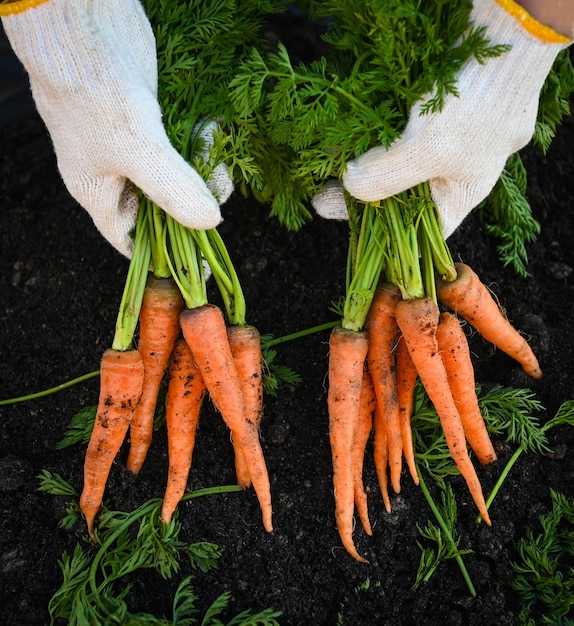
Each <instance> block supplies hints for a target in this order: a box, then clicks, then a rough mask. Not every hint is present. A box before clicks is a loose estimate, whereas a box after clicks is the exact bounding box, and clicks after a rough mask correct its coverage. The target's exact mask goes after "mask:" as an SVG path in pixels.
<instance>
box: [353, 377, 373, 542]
mask: <svg viewBox="0 0 574 626" xmlns="http://www.w3.org/2000/svg"><path fill="white" fill-rule="evenodd" d="M375 405H376V398H375V390H374V389H373V381H372V379H371V375H370V374H369V370H368V368H367V367H366V365H365V367H364V369H363V379H362V381H361V395H360V399H359V415H358V419H357V430H356V432H355V439H354V442H353V465H354V476H355V478H354V481H355V485H354V486H355V506H356V507H357V512H358V513H359V519H360V520H361V524H362V525H363V530H364V531H365V532H366V533H367V535H372V534H373V530H372V528H371V522H370V521H369V508H368V504H367V494H366V492H365V487H364V484H363V463H364V458H365V448H366V446H367V441H368V440H369V436H370V434H371V430H372V427H373V411H374V410H375Z"/></svg>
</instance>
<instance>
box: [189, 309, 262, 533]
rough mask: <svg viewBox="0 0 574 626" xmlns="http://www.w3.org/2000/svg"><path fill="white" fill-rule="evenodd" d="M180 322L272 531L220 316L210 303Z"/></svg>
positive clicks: (255, 441)
mask: <svg viewBox="0 0 574 626" xmlns="http://www.w3.org/2000/svg"><path fill="white" fill-rule="evenodd" d="M180 323H181V329H182V331H183V336H184V337H185V340H186V341H187V344H188V345H189V347H190V349H191V351H192V354H193V357H194V359H195V362H196V363H197V365H198V367H199V369H200V371H201V375H202V376H203V380H204V381H205V384H206V386H207V390H208V392H209V395H210V397H211V399H212V401H213V403H214V405H215V406H216V408H217V410H218V411H219V412H220V413H221V416H222V417H223V419H224V421H225V423H226V424H227V426H228V427H229V429H230V430H231V436H232V437H233V440H234V441H235V442H236V443H237V445H238V446H239V448H240V450H241V452H242V453H243V456H244V457H245V462H246V464H247V467H248V469H249V476H250V478H251V482H252V484H253V487H254V489H255V493H256V494H257V498H258V500H259V504H260V506H261V511H262V516H263V526H264V527H265V529H266V530H267V531H268V532H273V523H272V507H271V489H270V484H269V475H268V472H267V466H266V464H265V459H264V457H263V451H262V449H261V444H260V442H259V436H258V431H257V426H256V424H254V423H253V422H251V421H250V420H249V419H247V409H246V405H245V400H244V398H243V389H242V385H241V379H240V376H239V373H238V371H237V366H236V365H235V361H234V359H233V355H232V353H231V348H230V346H229V340H228V338H227V329H226V326H225V319H224V317H223V313H222V312H221V310H220V309H219V308H218V307H217V306H215V305H213V304H207V305H205V306H201V307H197V308H195V309H185V310H184V311H183V312H182V314H181V315H180Z"/></svg>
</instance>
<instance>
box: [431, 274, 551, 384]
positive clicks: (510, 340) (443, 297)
mask: <svg viewBox="0 0 574 626" xmlns="http://www.w3.org/2000/svg"><path fill="white" fill-rule="evenodd" d="M455 267H456V271H457V278H456V280H453V281H452V282H447V281H444V280H442V279H440V278H437V295H438V298H439V300H440V301H441V302H442V303H443V304H445V305H446V306H448V307H449V308H450V309H451V310H452V311H454V312H455V313H456V314H457V315H460V316H461V317H463V318H464V319H465V320H466V321H467V322H468V323H469V324H471V325H472V326H473V327H474V328H475V329H476V330H477V331H478V332H479V333H480V334H481V335H482V336H483V337H484V338H485V339H486V340H487V341H490V342H491V343H493V344H494V345H495V346H497V347H498V348H499V349H500V350H502V351H503V352H505V353H506V354H508V355H509V356H510V357H512V358H513V359H515V360H516V361H518V362H519V363H520V364H521V365H522V368H523V369H524V371H525V372H526V373H527V374H528V375H529V376H532V378H535V379H536V380H539V379H540V378H542V370H541V369H540V365H539V364H538V359H537V358H536V356H535V355H534V353H533V352H532V349H531V348H530V346H529V345H528V342H527V341H526V339H525V338H524V337H523V336H522V335H521V334H520V333H519V332H518V331H517V330H516V329H515V328H514V327H513V326H512V324H511V323H510V322H509V321H508V320H507V319H506V317H504V315H503V313H502V311H501V310H500V308H499V306H498V304H497V303H496V301H495V300H494V298H493V297H492V296H491V294H490V292H489V291H488V289H487V288H486V286H485V285H484V284H483V283H482V282H481V280H480V278H479V277H478V276H477V275H476V274H475V272H474V271H473V270H472V269H471V268H470V267H469V266H468V265H465V264H464V263H456V264H455Z"/></svg>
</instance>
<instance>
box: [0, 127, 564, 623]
mask: <svg viewBox="0 0 574 626" xmlns="http://www.w3.org/2000/svg"><path fill="white" fill-rule="evenodd" d="M573 145H574V123H573V120H572V119H569V120H567V122H566V123H565V124H564V125H563V127H562V129H561V130H560V133H559V136H558V138H557V139H556V141H555V143H554V145H553V146H552V148H551V150H550V152H549V154H548V155H547V157H543V156H541V155H540V153H539V152H538V151H536V150H534V149H527V150H526V151H525V159H526V163H527V166H528V171H529V181H530V187H529V198H530V201H531V204H532V207H533V210H534V214H535V217H536V218H537V219H539V220H540V222H541V223H542V234H541V235H540V237H539V239H538V240H537V241H536V242H535V243H534V244H532V245H531V246H530V247H529V255H530V263H529V270H530V272H531V276H530V277H529V278H527V279H521V278H519V277H517V275H516V274H515V273H514V272H513V270H512V269H510V268H504V267H502V265H501V263H500V261H499V260H498V257H497V253H496V244H495V242H493V241H492V240H490V239H488V238H487V237H486V236H485V234H484V230H483V228H482V225H481V222H480V219H479V216H478V215H472V216H471V217H470V218H469V219H468V220H467V221H466V223H465V224H464V225H463V226H462V227H461V228H460V229H459V231H457V233H456V234H455V235H454V236H453V237H452V238H451V241H450V243H451V248H452V251H453V254H454V255H455V256H457V257H459V258H461V259H462V260H464V261H465V262H467V263H469V264H470V265H471V266H472V267H474V268H475V269H476V270H477V271H478V272H479V274H480V275H481V277H482V278H483V280H484V282H486V283H487V284H489V285H491V286H492V287H493V289H494V290H495V291H496V293H497V294H498V296H499V298H500V301H501V304H502V305H503V306H504V307H505V308H506V310H507V313H508V316H509V317H510V319H511V320H512V321H513V322H514V323H515V325H516V326H517V327H518V328H520V329H522V330H523V331H525V332H526V333H527V334H528V335H529V336H530V337H531V343H532V345H533V347H534V349H535V351H536V352H537V354H538V355H539V358H540V361H541V364H542V367H543V369H544V371H545V378H544V379H543V380H542V381H541V382H539V383H535V382H532V381H531V380H528V379H527V378H526V377H525V376H524V375H523V374H522V372H521V370H520V369H519V367H517V366H516V364H515V363H513V362H512V361H511V360H510V359H508V358H507V357H505V356H504V355H502V354H501V353H499V352H496V351H494V350H493V349H492V347H491V346H490V345H487V344H486V343H485V342H484V341H483V340H482V339H481V338H480V337H477V336H473V337H471V346H472V350H473V352H474V355H475V365H476V372H477V380H478V381H479V382H480V383H481V384H483V385H484V386H488V385H494V384H500V385H504V386H517V387H530V388H531V389H533V390H534V391H535V392H536V394H537V397H538V398H539V399H540V400H541V402H542V403H543V405H544V406H545V407H546V409H547V412H545V413H543V414H542V415H541V419H542V420H545V419H547V418H548V417H551V416H553V415H554V414H555V412H556V410H557V408H558V407H559V406H560V404H561V403H562V402H563V401H565V400H568V399H574V364H573V363H574V361H573V358H572V357H573V354H574V352H573V346H574V336H573V333H572V330H571V310H572V303H573V302H574V276H573V275H572V273H571V272H572V268H573V267H574V246H573V245H572V244H573V242H574V236H573V233H574V209H573V207H572V198H573V197H574V176H573V174H574V161H573V155H572V146H573ZM0 146H1V147H0V163H1V176H0V198H1V203H2V206H1V217H0V293H1V305H0V321H1V324H0V355H1V358H0V397H1V398H10V397H14V396H20V395H23V394H27V393H31V392H36V391H40V390H42V389H46V388H49V387H53V386H54V385H57V384H59V383H63V382H65V381H67V380H69V379H72V378H74V377H77V376H79V375H81V374H85V373H88V372H91V371H94V370H96V369H98V367H99V359H100V356H101V354H102V352H103V350H104V349H105V348H106V347H108V346H109V345H110V342H111V339H112V335H113V331H114V324H115V316H116V310H117V306H118V303H119V298H120V294H121V291H122V288H123V281H124V278H125V274H126V270H127V261H126V260H125V259H124V258H122V257H121V256H120V255H118V254H117V253H116V252H115V251H114V250H113V249H112V248H111V247H110V246H109V245H108V244H107V243H106V241H105V240H104V239H103V238H102V237H101V236H100V235H99V234H98V232H97V231H96V229H95V228H94V226H93V224H92V223H91V221H90V218H89V216H88V215H87V213H85V212H84V211H83V209H81V208H80V207H79V206H78V205H77V204H76V203H75V202H74V201H73V200H72V199H71V198H70V196H69V195H68V193H67V191H66V190H65V188H64V186H63V184H62V182H61V180H60V177H59V175H58V172H57V168H56V162H55V157H54V154H53V151H52V147H51V143H50V140H49V137H48V135H47V133H46V131H45V129H44V127H43V125H42V123H41V121H40V120H39V119H38V118H37V117H35V116H33V117H31V118H29V119H27V120H25V121H21V122H18V123H14V124H12V125H7V126H4V127H0ZM224 215H225V222H224V224H223V225H222V227H221V233H222V235H223V237H224V239H225V241H226V242H227V244H228V246H229V248H230V251H231V254H232V257H233V258H234V259H235V260H236V264H237V268H238V271H239V273H240V277H241V280H242V283H243V285H244V288H245V291H246V296H247V302H248V311H249V321H250V322H251V323H253V324H255V325H256V326H257V327H258V328H259V329H260V330H261V332H262V333H272V334H273V335H275V336H282V335H285V334H287V333H291V332H295V331H298V330H301V329H304V328H307V327H311V326H314V325H316V324H319V323H322V322H325V321H329V320H332V319H334V316H333V314H332V313H330V312H329V305H330V303H331V301H332V300H335V299H338V298H339V297H340V296H341V295H342V294H343V288H344V266H345V255H346V226H345V224H340V223H330V222H326V221H323V220H320V219H316V220H315V221H314V222H313V223H311V224H309V225H307V226H305V227H304V228H303V229H302V230H301V231H300V232H298V233H291V232H287V231H286V230H285V229H284V228H282V227H281V226H280V225H279V224H278V223H277V222H276V221H275V220H273V219H270V218H269V217H268V216H267V214H266V209H265V208H264V207H261V206H259V205H257V204H255V203H253V202H251V201H246V200H244V199H242V198H241V197H240V196H239V195H236V196H234V197H233V198H232V199H231V200H230V201H229V202H228V203H227V205H226V206H225V207H224ZM213 299H214V300H216V299H217V297H216V294H215V293H214V294H213ZM327 339H328V333H327V332H323V333H321V334H317V335H313V336H309V337H307V338H305V339H300V340H297V341H293V342H289V343H286V344H283V345H281V346H279V347H278V352H279V360H280V362H281V363H284V364H286V365H289V366H290V367H292V368H293V369H294V370H296V371H297V372H298V373H299V374H300V375H301V377H302V380H303V382H301V383H300V384H298V385H296V386H284V387H282V388H280V389H279V392H278V394H277V396H276V397H269V398H267V401H266V407H265V414H266V415H265V419H264V421H263V423H262V427H261V437H262V442H263V447H264V452H265V454H266V458H267V462H268V467H269V471H270V476H271V481H272V493H273V500H274V515H275V518H274V522H275V534H274V535H268V534H266V533H265V531H264V530H263V528H262V525H261V521H260V511H259V507H258V505H257V502H256V498H255V496H254V494H253V492H252V491H249V492H246V493H244V494H230V495H225V496H212V497H208V498H202V499H198V500H195V501H192V502H189V503H186V504H185V505H183V506H182V507H181V510H180V520H181V522H182V524H183V529H182V535H181V536H182V538H183V539H185V540H187V541H199V540H207V541H212V542H215V543H217V544H218V545H219V546H221V547H222V548H223V549H224V552H223V556H222V558H221V560H220V564H219V567H218V568H217V569H216V570H214V571H212V572H210V573H208V574H205V575H202V574H200V573H198V572H191V571H190V568H189V567H188V566H187V565H186V564H185V563H184V564H183V566H182V570H181V572H180V574H178V576H177V577H176V578H177V580H172V581H163V580H162V579H161V578H160V577H159V575H156V574H153V573H150V572H146V573H144V574H142V575H141V576H135V577H134V578H133V579H132V581H131V582H132V583H133V589H132V591H131V593H130V596H129V598H130V600H129V602H130V606H131V608H132V610H134V611H136V610H141V611H148V612H151V613H154V614H155V615H158V616H162V615H170V611H171V600H172V595H173V592H174V589H175V587H176V584H177V582H179V580H180V579H181V578H183V577H184V576H186V575H188V574H190V573H193V576H194V585H195V589H196V592H197V594H198V595H199V597H200V600H199V605H200V607H201V608H203V609H204V608H205V607H206V606H207V605H208V604H209V603H210V602H212V601H213V600H214V599H215V597H217V595H219V594H220V593H222V592H223V591H229V592H231V603H230V615H232V614H235V613H237V612H239V611H241V610H243V609H246V608H253V609H263V608H265V607H273V608H275V609H277V610H281V611H282V612H283V616H282V618H281V620H280V621H281V623H282V624H285V625H300V624H317V625H321V626H323V625H324V626H327V625H329V626H330V625H334V624H337V620H338V615H339V614H340V615H341V616H342V618H343V623H344V624H348V625H356V624H419V623H423V622H424V623H426V624H449V625H450V624H468V625H473V624H483V623H490V624H499V625H504V624H512V623H514V620H515V618H516V616H517V613H518V611H519V609H520V602H519V598H518V597H517V595H516V594H515V593H514V592H513V591H512V590H511V588H510V586H509V583H510V581H511V579H512V576H513V572H512V569H511V562H512V561H513V560H515V559H516V556H517V555H516V552H515V546H516V542H517V541H518V540H519V539H520V538H522V537H524V536H525V533H526V531H527V530H528V529H536V528H537V522H538V518H539V516H540V515H541V514H543V513H545V512H546V511H547V510H548V508H549V505H550V490H551V489H555V490H558V491H561V492H563V493H565V494H566V495H567V496H568V497H574V450H573V449H572V448H573V446H574V431H573V430H572V429H567V428H563V429H559V430H558V429H557V430H555V431H552V432H551V433H550V441H551V444H552V446H553V448H554V450H555V453H554V454H553V455H551V456H538V455H534V454H525V455H522V457H521V458H520V460H519V462H518V463H517V465H516V466H515V467H514V469H513V470H512V472H511V474H510V476H509V478H508V479H507V481H506V483H505V487H504V490H503V492H502V493H501V494H500V495H499V497H498V498H497V500H496V501H495V502H494V505H493V506H492V509H491V517H492V520H493V525H492V528H487V527H485V526H484V524H481V525H477V524H476V523H475V519H476V512H475V509H474V507H473V505H472V502H471V501H470V498H469V496H468V493H467V491H466V488H465V486H464V485H463V484H462V483H461V481H460V480H456V479H455V480H452V481H451V482H452V485H453V488H454V490H455V494H456V499H457V502H458V506H459V522H458V531H459V533H460V536H461V545H462V547H464V548H467V549H470V550H472V551H473V553H472V554H469V555H467V556H466V557H465V562H466V564H467V567H468V568H469V571H470V575H471V577H472V579H473V582H474V584H475V586H476V588H477V596H476V597H475V598H472V597H471V596H470V595H469V594H468V591H467V589H466V586H465V583H464V581H463V579H462V577H461V575H460V572H459V570H458V568H457V566H456V564H455V563H454V562H453V561H447V562H445V563H443V564H441V565H440V567H439V569H438V571H437V572H436V574H435V575H434V576H433V577H432V578H431V579H430V581H429V582H428V583H426V584H424V585H422V586H420V587H419V588H417V589H413V581H414V579H415V575H416V572H417V567H418V563H419V557H420V548H419V547H418V546H417V539H418V538H419V535H418V531H417V525H421V526H422V525H424V524H425V523H426V521H427V520H428V519H430V518H431V512H430V510H429V508H428V506H427V504H426V501H425V500H424V498H423V495H422V494H421V492H420V489H418V488H416V487H414V486H413V485H412V482H411V481H410V479H409V478H408V477H407V476H406V475H405V477H404V480H403V484H404V488H403V491H402V493H401V494H400V495H396V496H394V497H393V499H392V504H393V512H392V513H391V514H390V515H389V514H386V513H385V512H384V509H383V507H382V504H381V499H380V494H379V491H378V487H377V485H376V479H375V476H374V470H373V468H372V462H371V457H370V456H369V457H368V460H367V468H366V476H365V481H366V484H367V485H368V488H369V490H370V494H371V496H370V507H371V518H372V521H373V522H374V535H373V537H371V538H369V537H367V536H366V535H364V533H363V532H362V531H361V530H359V529H357V530H356V532H355V538H356V543H357V546H358V549H359V551H360V552H361V553H362V554H363V555H364V556H365V557H366V558H367V559H368V560H369V564H360V563H357V562H355V561H354V560H353V559H352V558H351V557H349V556H348V554H347V553H346V552H345V551H344V550H343V549H342V548H341V544H340V540H339V537H338V534H337V529H336V526H335V521H334V513H333V510H334V503H333V493H332V482H331V458H330V449H329V442H328V435H327V428H328V423H327V411H326V382H325V373H326V368H327ZM97 394H98V382H97V379H93V380H91V381H89V382H86V383H83V384H79V385H77V386H74V387H72V388H70V389H68V390H65V391H61V392H59V393H56V394H54V395H50V396H48V397H44V398H42V399H38V400H34V401H30V402H26V403H20V404H16V405H11V406H3V407H0V436H1V440H0V494H1V507H2V515H1V517H0V623H2V624H4V625H5V626H11V625H16V624H18V625H21V624H26V625H28V626H36V625H41V624H46V623H48V622H49V618H48V613H47V605H48V601H49V599H50V597H51V596H52V595H53V594H54V592H55V591H56V590H57V588H58V587H59V585H60V582H61V572H60V569H59V566H58V559H59V558H60V557H61V554H62V553H63V552H64V551H67V552H69V553H71V552H72V551H73V549H74V546H75V544H76V543H77V542H83V539H84V536H85V531H84V528H83V527H80V525H78V526H77V527H75V528H74V529H72V530H63V529H61V528H59V526H58V522H59V520H60V519H61V517H62V516H63V514H64V512H65V504H66V503H65V501H64V499H62V498H58V497H55V496H51V495H46V494H43V493H40V492H39V491H38V481H37V479H36V477H37V475H38V474H39V473H40V472H41V471H42V470H43V469H45V468H46V469H49V470H51V471H52V472H56V473H58V474H60V475H62V476H63V477H64V478H65V479H66V480H68V481H69V482H71V483H72V484H73V485H74V486H75V487H76V488H78V489H79V488H80V487H81V484H82V463H83V453H84V450H83V448H82V447H81V446H75V447H72V448H67V449H64V450H58V449H56V444H57V442H58V441H60V440H61V439H62V436H63V432H64V430H65V428H66V426H67V425H68V422H69V420H70V418H71V417H72V416H73V415H74V414H75V413H76V412H78V411H79V409H81V408H82V407H84V406H86V405H92V404H94V403H95V402H96V401H97ZM495 444H496V446H497V450H498V453H499V457H500V460H499V461H498V462H497V463H496V464H495V465H494V466H493V467H489V468H488V469H487V470H483V471H481V474H480V475H481V479H482V481H483V484H484V488H485V491H487V492H488V491H489V488H490V487H491V486H492V484H493V482H494V481H495V480H496V478H497V476H498V475H499V473H500V471H501V470H502V468H503V467H504V464H505V463H506V461H507V460H508V458H509V456H510V455H511V453H512V451H513V448H512V446H509V445H508V444H506V443H505V442H504V441H502V440H498V441H496V442H495ZM124 461H125V453H124V451H123V452H122V454H121V456H120V458H119V459H118V460H117V462H116V463H115V465H114V467H113V471H112V476H111V478H110V481H109V485H108V492H107V498H108V499H109V504H110V506H112V507H113V508H117V509H120V510H126V511H129V510H132V509H134V508H136V507H137V506H138V505H140V504H141V503H143V502H144V501H145V500H147V499H149V498H151V497H158V496H161V495H162V492H163V488H164V482H165V477H166V468H167V458H166V442H165V433H164V431H163V430H160V431H158V432H157V433H156V435H155V439H154V442H153V444H152V448H151V451H150V454H149V458H148V460H147V461H146V464H145V466H144V469H143V470H142V472H141V474H140V475H139V476H138V477H133V476H131V475H130V474H129V473H128V472H127V471H126V470H125V468H124ZM233 481H234V471H233V460H232V450H231V447H230V442H229V436H228V434H227V432H226V429H225V427H224V426H223V425H222V423H221V420H220V418H219V417H218V416H217V415H216V414H215V413H214V412H213V410H212V409H211V407H209V406H207V408H206V411H205V413H204V416H203V418H202V423H201V426H200V431H199V433H198V441H197V445H196V453H195V456H194V466H193V469H192V472H191V479H190V487H191V488H200V487H206V486H215V485H222V484H231V483H233ZM365 581H370V586H368V585H363V588H362V589H359V586H360V585H361V584H362V583H364V582H365ZM366 587H368V588H366Z"/></svg>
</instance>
